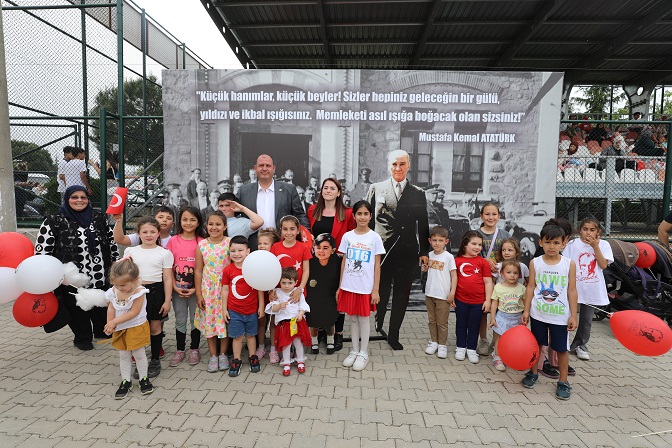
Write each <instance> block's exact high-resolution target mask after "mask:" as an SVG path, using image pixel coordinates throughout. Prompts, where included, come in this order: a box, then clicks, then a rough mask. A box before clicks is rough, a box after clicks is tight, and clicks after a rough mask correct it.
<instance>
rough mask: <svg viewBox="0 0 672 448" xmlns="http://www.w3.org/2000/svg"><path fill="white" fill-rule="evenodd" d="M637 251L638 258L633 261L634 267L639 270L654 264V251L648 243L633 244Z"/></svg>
mask: <svg viewBox="0 0 672 448" xmlns="http://www.w3.org/2000/svg"><path fill="white" fill-rule="evenodd" d="M635 246H637V249H638V250H639V258H637V261H635V266H639V267H640V268H644V269H646V268H650V267H651V266H653V264H654V263H655V262H656V251H655V250H654V248H653V247H651V245H650V244H649V243H645V242H643V241H640V242H638V243H635Z"/></svg>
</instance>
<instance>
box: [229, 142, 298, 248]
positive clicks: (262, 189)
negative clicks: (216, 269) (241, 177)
mask: <svg viewBox="0 0 672 448" xmlns="http://www.w3.org/2000/svg"><path fill="white" fill-rule="evenodd" d="M254 171H255V173H257V182H253V183H249V184H245V185H242V186H241V187H240V190H239V198H240V203H241V204H242V205H244V206H245V207H247V208H249V209H250V210H252V211H253V212H255V213H257V214H258V215H259V216H261V217H262V218H263V220H264V227H273V228H278V226H279V225H280V219H281V218H282V217H283V216H286V215H294V216H296V218H297V219H298V220H299V222H300V223H301V225H303V226H306V228H310V227H309V226H310V224H309V223H308V218H307V217H306V212H305V211H304V210H303V206H302V205H301V199H300V198H299V194H298V193H297V191H296V188H295V187H294V185H292V184H288V183H286V182H280V181H276V180H275V179H273V175H274V174H275V164H274V163H273V159H272V158H271V156H269V155H267V154H262V155H260V156H259V157H257V163H255V164H254ZM256 248H257V234H256V233H254V234H252V235H251V236H250V249H252V250H254V249H256Z"/></svg>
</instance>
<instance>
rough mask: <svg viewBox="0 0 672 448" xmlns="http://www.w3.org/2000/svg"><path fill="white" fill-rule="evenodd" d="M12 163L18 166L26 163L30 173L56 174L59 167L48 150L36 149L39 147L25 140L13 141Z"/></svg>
mask: <svg viewBox="0 0 672 448" xmlns="http://www.w3.org/2000/svg"><path fill="white" fill-rule="evenodd" d="M11 145H12V161H13V162H14V165H15V166H16V165H17V164H18V163H21V162H25V163H26V164H27V169H28V171H33V172H54V173H55V172H56V170H57V166H56V163H54V159H52V158H51V154H49V151H47V150H46V149H44V148H42V149H36V148H38V147H39V146H38V145H36V144H35V143H32V142H26V141H23V140H12V142H11Z"/></svg>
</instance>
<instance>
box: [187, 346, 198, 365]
mask: <svg viewBox="0 0 672 448" xmlns="http://www.w3.org/2000/svg"><path fill="white" fill-rule="evenodd" d="M199 362H201V352H200V350H198V349H197V348H192V349H190V350H189V359H188V360H187V363H188V364H189V365H190V366H195V365H196V364H198V363H199Z"/></svg>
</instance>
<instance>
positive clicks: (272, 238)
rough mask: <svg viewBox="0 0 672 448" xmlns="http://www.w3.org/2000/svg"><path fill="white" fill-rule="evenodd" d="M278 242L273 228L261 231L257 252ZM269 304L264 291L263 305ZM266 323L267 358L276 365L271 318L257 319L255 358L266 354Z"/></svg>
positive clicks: (277, 236)
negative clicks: (267, 336)
mask: <svg viewBox="0 0 672 448" xmlns="http://www.w3.org/2000/svg"><path fill="white" fill-rule="evenodd" d="M278 241H280V234H279V233H278V231H277V230H275V229H274V228H273V227H267V228H265V229H261V230H259V233H258V234H257V250H266V251H269V252H270V251H271V247H273V245H274V244H275V243H277V242H278ZM269 302H270V300H269V298H268V291H265V292H264V303H265V304H266V305H268V303H269ZM268 322H270V324H269V328H270V335H271V351H270V353H269V355H268V358H269V360H270V361H271V364H277V363H278V362H279V361H280V356H279V355H278V352H277V350H276V349H275V344H273V340H274V338H275V322H274V318H273V316H266V315H264V316H263V317H261V318H260V319H259V329H258V331H257V357H258V358H259V359H262V358H263V357H264V355H265V354H266V346H265V345H266V324H267V323H268Z"/></svg>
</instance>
